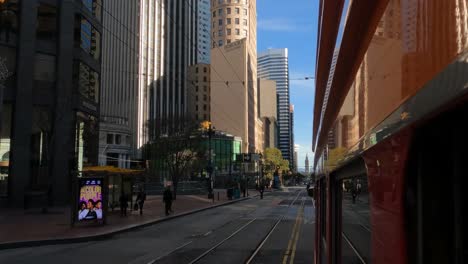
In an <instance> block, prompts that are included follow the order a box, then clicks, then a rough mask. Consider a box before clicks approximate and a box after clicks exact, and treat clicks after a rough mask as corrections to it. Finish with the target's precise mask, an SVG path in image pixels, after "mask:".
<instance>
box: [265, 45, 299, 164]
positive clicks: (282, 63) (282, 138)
mask: <svg viewBox="0 0 468 264" xmlns="http://www.w3.org/2000/svg"><path fill="white" fill-rule="evenodd" d="M258 77H259V78H262V79H269V80H274V81H276V89H277V93H278V130H279V135H278V146H279V149H280V150H281V153H282V154H283V158H285V159H287V160H289V163H290V164H293V155H292V153H291V152H292V146H293V144H292V142H291V133H292V127H291V122H290V108H289V62H288V49H268V50H267V51H265V52H262V53H260V54H259V56H258Z"/></svg>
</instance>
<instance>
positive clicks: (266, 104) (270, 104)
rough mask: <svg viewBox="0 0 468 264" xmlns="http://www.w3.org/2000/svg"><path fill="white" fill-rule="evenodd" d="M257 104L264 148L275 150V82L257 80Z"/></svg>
mask: <svg viewBox="0 0 468 264" xmlns="http://www.w3.org/2000/svg"><path fill="white" fill-rule="evenodd" d="M258 91H259V92H258V95H259V96H258V102H259V106H260V110H259V112H260V117H261V119H262V122H263V134H264V139H263V142H264V143H263V144H264V148H277V129H278V124H277V122H276V117H277V93H276V82H275V81H272V80H264V79H258Z"/></svg>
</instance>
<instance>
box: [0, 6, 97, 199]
mask: <svg viewBox="0 0 468 264" xmlns="http://www.w3.org/2000/svg"><path fill="white" fill-rule="evenodd" d="M101 21H102V3H101V0H1V1H0V82H1V86H2V87H1V91H2V92H1V93H0V94H1V95H2V98H1V99H2V100H1V102H2V104H1V124H0V125H1V127H0V136H1V137H0V170H1V171H0V206H7V205H8V206H12V207H22V206H23V204H24V201H25V199H26V200H29V199H28V198H29V197H35V198H34V199H32V200H36V201H38V200H40V199H38V198H36V197H39V196H41V195H42V197H46V198H47V199H45V200H46V201H48V203H54V204H55V205H60V204H66V203H68V201H70V198H71V188H72V183H71V179H72V175H76V173H75V172H76V171H79V170H81V168H83V167H85V166H89V165H96V164H97V159H98V140H99V138H98V135H99V133H98V127H97V126H98V113H99V82H100V68H101V67H100V64H101V54H100V44H101V33H102V30H103V28H102V24H101Z"/></svg>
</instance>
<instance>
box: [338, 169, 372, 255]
mask: <svg viewBox="0 0 468 264" xmlns="http://www.w3.org/2000/svg"><path fill="white" fill-rule="evenodd" d="M340 189H341V190H342V195H341V197H342V198H341V216H342V234H341V248H342V249H341V260H342V262H341V263H343V264H348V263H363V262H364V263H370V253H371V227H370V203H369V196H370V193H369V191H368V184H367V175H362V176H359V177H353V178H350V179H344V180H342V181H341V184H340Z"/></svg>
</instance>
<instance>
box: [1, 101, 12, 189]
mask: <svg viewBox="0 0 468 264" xmlns="http://www.w3.org/2000/svg"><path fill="white" fill-rule="evenodd" d="M12 113H13V112H12V105H11V104H5V103H4V104H3V109H2V113H1V116H2V119H1V121H0V122H1V127H0V159H1V160H0V197H5V196H8V177H9V175H10V171H9V168H10V146H11V125H12Z"/></svg>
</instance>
